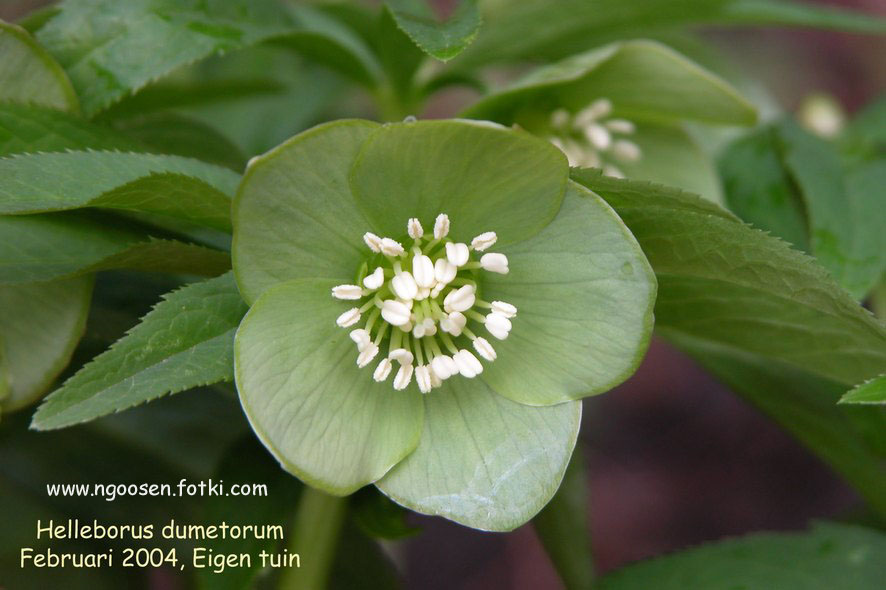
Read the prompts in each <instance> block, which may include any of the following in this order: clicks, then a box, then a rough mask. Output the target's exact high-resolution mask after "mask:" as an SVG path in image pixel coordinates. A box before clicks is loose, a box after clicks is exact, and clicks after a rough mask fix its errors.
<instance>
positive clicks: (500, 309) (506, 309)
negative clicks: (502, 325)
mask: <svg viewBox="0 0 886 590" xmlns="http://www.w3.org/2000/svg"><path fill="white" fill-rule="evenodd" d="M492 311H494V312H495V313H500V314H501V315H503V316H505V317H506V318H512V317H514V316H515V315H517V308H516V307H514V306H513V305H511V304H510V303H506V302H504V301H493V302H492Z"/></svg>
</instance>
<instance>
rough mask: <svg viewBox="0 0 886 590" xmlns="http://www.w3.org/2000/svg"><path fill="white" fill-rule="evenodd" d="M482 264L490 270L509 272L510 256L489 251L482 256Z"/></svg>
mask: <svg viewBox="0 0 886 590" xmlns="http://www.w3.org/2000/svg"><path fill="white" fill-rule="evenodd" d="M480 266H481V267H483V269H484V270H488V271H489V272H497V273H499V274H503V275H506V274H508V257H507V256H505V255H504V254H498V253H489V254H484V255H483V256H482V257H481V258H480Z"/></svg>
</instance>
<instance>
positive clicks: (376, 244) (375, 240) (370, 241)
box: [363, 232, 381, 252]
mask: <svg viewBox="0 0 886 590" xmlns="http://www.w3.org/2000/svg"><path fill="white" fill-rule="evenodd" d="M363 241H364V242H366V245H367V246H369V249H370V250H372V251H373V252H381V238H380V237H378V236H377V235H375V234H374V233H372V232H366V233H365V234H363Z"/></svg>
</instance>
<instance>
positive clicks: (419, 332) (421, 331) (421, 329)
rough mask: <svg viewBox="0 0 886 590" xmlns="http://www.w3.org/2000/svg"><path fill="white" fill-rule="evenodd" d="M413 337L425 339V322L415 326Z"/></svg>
mask: <svg viewBox="0 0 886 590" xmlns="http://www.w3.org/2000/svg"><path fill="white" fill-rule="evenodd" d="M412 335H413V336H414V337H416V338H424V337H425V324H424V322H418V323H417V324H415V326H413V327H412Z"/></svg>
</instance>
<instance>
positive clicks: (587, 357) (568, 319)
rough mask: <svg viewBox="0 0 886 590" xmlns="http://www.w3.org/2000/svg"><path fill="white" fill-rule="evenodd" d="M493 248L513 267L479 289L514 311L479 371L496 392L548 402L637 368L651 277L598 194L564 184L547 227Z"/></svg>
mask: <svg viewBox="0 0 886 590" xmlns="http://www.w3.org/2000/svg"><path fill="white" fill-rule="evenodd" d="M497 250H500V251H501V252H502V253H504V254H506V255H507V257H508V260H509V267H510V272H509V273H508V274H507V275H503V276H499V275H495V276H492V275H491V273H490V276H484V277H483V282H482V283H481V286H482V290H481V291H480V295H481V296H482V297H483V298H484V299H486V300H487V301H495V300H501V301H506V302H508V303H510V304H512V305H515V306H516V307H517V309H518V310H519V311H518V313H517V317H515V318H514V319H513V320H512V321H513V325H514V328H513V330H512V331H511V333H510V335H509V337H508V339H507V340H503V341H500V342H498V341H497V342H495V350H496V351H497V352H498V358H497V360H496V361H495V362H494V363H491V364H490V365H489V366H488V367H487V368H486V369H485V370H484V371H483V374H482V376H481V377H480V378H481V379H483V381H485V382H486V383H487V384H488V385H489V387H490V388H491V389H492V390H493V391H495V392H497V393H499V394H500V395H503V396H505V397H507V398H509V399H511V400H514V401H516V402H520V403H523V404H531V405H550V404H556V403H560V402H564V401H568V400H571V399H580V398H582V397H585V396H588V395H591V394H594V393H603V392H605V391H608V390H610V389H612V388H613V387H615V386H616V385H617V384H618V383H620V382H622V381H623V380H624V379H626V378H627V377H629V376H630V375H631V374H632V373H633V372H634V371H635V370H636V368H637V366H638V365H639V364H640V360H641V359H642V358H643V355H644V353H645V352H646V347H647V346H648V344H649V337H650V335H651V332H652V321H653V320H652V307H653V303H654V302H655V276H654V275H653V273H652V269H651V268H650V267H649V263H648V262H647V261H646V258H645V257H644V256H643V252H642V251H641V250H640V247H639V245H638V244H637V242H636V241H635V240H634V238H633V236H632V235H631V233H630V232H629V231H628V229H627V228H626V227H625V226H624V224H623V223H622V222H621V220H620V219H619V218H618V216H617V215H616V214H615V213H614V212H613V211H612V209H610V208H609V206H608V205H606V203H605V201H603V200H602V199H601V198H600V197H598V196H597V195H595V194H593V193H592V192H590V191H588V190H586V189H584V187H582V186H580V185H578V184H576V183H573V182H570V183H569V186H568V189H567V191H566V197H565V199H564V200H563V205H562V207H561V208H560V211H559V212H558V213H557V217H555V218H554V220H553V221H552V222H551V223H550V224H548V225H547V226H546V227H545V228H544V229H542V230H541V231H540V232H539V233H538V234H536V235H535V236H533V237H532V238H530V239H528V240H525V241H521V242H519V243H517V244H514V245H512V246H509V247H504V248H497Z"/></svg>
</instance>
